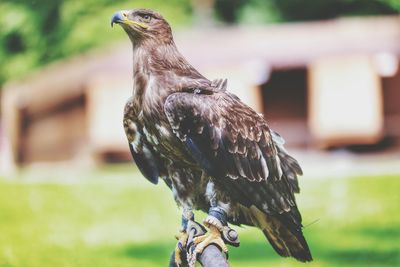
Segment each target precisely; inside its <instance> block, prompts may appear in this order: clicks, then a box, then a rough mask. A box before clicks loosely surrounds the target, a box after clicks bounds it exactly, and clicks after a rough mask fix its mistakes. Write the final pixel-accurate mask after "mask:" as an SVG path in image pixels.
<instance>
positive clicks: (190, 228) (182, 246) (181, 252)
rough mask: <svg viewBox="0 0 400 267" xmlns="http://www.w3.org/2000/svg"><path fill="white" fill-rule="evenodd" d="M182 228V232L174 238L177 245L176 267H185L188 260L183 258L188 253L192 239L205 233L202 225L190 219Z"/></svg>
mask: <svg viewBox="0 0 400 267" xmlns="http://www.w3.org/2000/svg"><path fill="white" fill-rule="evenodd" d="M184 228H185V229H184V230H181V231H180V232H179V234H177V235H176V236H175V238H176V239H177V240H178V243H177V244H176V247H175V253H174V254H175V255H174V260H175V265H176V266H178V267H179V266H182V265H185V266H186V263H187V261H188V259H187V258H184V256H187V255H189V253H188V251H189V250H190V247H191V246H192V244H193V242H192V241H193V238H194V237H196V236H201V235H204V234H205V233H206V232H207V230H206V229H205V228H204V226H203V225H201V224H199V223H198V222H195V221H194V220H192V219H191V220H187V221H186V223H185V227H184ZM189 239H190V240H189Z"/></svg>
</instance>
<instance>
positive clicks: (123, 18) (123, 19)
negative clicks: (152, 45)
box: [111, 10, 148, 29]
mask: <svg viewBox="0 0 400 267" xmlns="http://www.w3.org/2000/svg"><path fill="white" fill-rule="evenodd" d="M114 23H116V24H127V25H132V26H139V27H140V28H143V29H147V28H148V26H147V25H146V24H144V23H140V22H137V21H133V20H130V19H128V11H125V10H122V11H118V12H115V13H114V15H113V16H112V17H111V27H113V26H114Z"/></svg>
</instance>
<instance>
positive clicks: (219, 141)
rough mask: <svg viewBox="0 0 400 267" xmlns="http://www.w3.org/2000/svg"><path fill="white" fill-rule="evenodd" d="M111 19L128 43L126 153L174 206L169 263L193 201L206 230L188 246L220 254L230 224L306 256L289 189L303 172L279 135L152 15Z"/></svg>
mask: <svg viewBox="0 0 400 267" xmlns="http://www.w3.org/2000/svg"><path fill="white" fill-rule="evenodd" d="M114 23H115V24H119V25H120V26H121V27H122V28H123V29H124V30H125V32H126V33H127V35H128V36H129V38H130V40H131V42H132V45H133V95H132V97H131V98H130V99H129V100H128V101H127V103H126V106H125V110H124V118H123V125H124V128H125V132H126V135H127V138H128V141H129V147H130V151H131V153H132V157H133V159H134V161H135V162H136V164H137V166H138V168H139V169H140V171H141V172H142V174H143V175H144V176H145V177H146V178H147V179H148V180H149V181H150V182H152V183H154V184H157V182H158V180H160V179H162V180H164V182H165V183H166V184H167V185H168V187H169V188H170V189H171V191H172V193H173V196H174V198H175V201H176V202H177V204H178V205H179V206H180V207H181V208H182V222H181V224H182V228H181V233H180V236H179V241H178V245H177V249H176V253H175V261H176V263H177V264H178V265H179V264H180V263H181V260H182V259H181V256H180V255H181V254H180V252H181V251H182V250H184V249H185V246H186V245H187V244H186V243H187V242H186V241H187V232H186V228H187V225H188V223H189V222H192V221H194V215H193V210H195V209H196V210H197V209H199V210H202V211H204V212H206V213H207V214H208V216H207V217H206V218H205V219H204V221H203V223H204V225H205V226H206V227H207V228H208V230H209V232H208V233H207V234H205V235H202V236H198V237H196V238H195V239H194V242H195V244H196V248H195V252H196V253H201V252H202V251H203V249H204V248H205V247H206V246H207V245H209V244H211V243H214V244H217V245H218V246H219V247H220V248H221V250H223V251H225V252H227V248H226V245H225V243H227V241H226V238H223V235H222V232H223V231H224V229H226V228H227V227H228V228H229V226H228V223H230V224H234V225H249V226H255V227H257V228H259V229H261V231H262V232H263V233H264V235H265V237H266V238H267V239H268V241H269V242H270V244H271V245H272V247H273V248H274V249H275V251H276V252H277V253H278V254H279V255H281V256H283V257H294V258H296V259H297V260H299V261H302V262H306V261H311V260H312V257H311V253H310V250H309V247H308V245H307V242H306V240H305V238H304V236H303V233H302V224H301V215H300V212H299V210H298V208H297V205H296V201H295V196H294V193H298V192H299V185H298V180H297V176H298V175H301V174H302V170H301V168H300V166H299V164H298V163H297V161H296V160H295V159H294V158H293V157H291V156H290V155H289V154H288V153H287V151H286V150H285V148H284V146H283V145H284V140H283V139H282V137H280V135H279V134H277V133H276V132H274V131H273V130H271V129H270V128H269V127H268V124H267V122H266V121H265V119H264V118H263V116H262V115H260V114H258V113H256V112H255V111H254V110H253V109H251V108H250V107H249V106H247V105H246V104H244V103H243V102H242V101H241V100H240V99H239V98H238V97H237V96H235V95H234V94H232V93H230V92H229V91H227V82H226V80H221V79H219V80H214V81H211V80H209V79H207V78H205V77H204V76H203V75H201V74H200V73H199V72H198V71H197V70H196V69H195V68H194V67H193V66H192V65H190V64H189V63H188V61H187V60H186V59H185V58H184V57H183V56H182V55H181V54H180V52H179V51H178V49H177V47H176V45H175V43H174V39H173V36H172V31H171V27H170V25H169V24H168V22H167V21H166V20H165V19H164V18H163V17H162V16H161V15H160V14H159V13H157V12H154V11H152V10H148V9H135V10H130V11H119V12H116V13H115V14H114V15H113V16H112V20H111V25H113V24H114ZM224 241H225V242H224ZM228 243H229V242H228ZM195 255H196V254H195Z"/></svg>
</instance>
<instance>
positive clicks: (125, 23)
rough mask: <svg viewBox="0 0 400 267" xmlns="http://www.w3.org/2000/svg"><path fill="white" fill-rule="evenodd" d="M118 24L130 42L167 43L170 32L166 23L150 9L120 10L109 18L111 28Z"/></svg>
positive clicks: (170, 36)
mask: <svg viewBox="0 0 400 267" xmlns="http://www.w3.org/2000/svg"><path fill="white" fill-rule="evenodd" d="M114 23H116V24H119V25H120V26H121V27H122V28H123V29H124V30H125V32H126V33H127V34H128V36H129V38H130V39H131V40H132V42H134V43H137V42H139V41H144V40H152V41H156V42H165V43H169V42H171V41H172V31H171V27H170V25H169V24H168V22H167V21H166V20H165V19H164V18H163V17H162V16H161V15H160V14H159V13H157V12H154V11H152V10H150V9H134V10H121V11H118V12H116V13H114V15H113V16H112V18H111V26H113V25H114Z"/></svg>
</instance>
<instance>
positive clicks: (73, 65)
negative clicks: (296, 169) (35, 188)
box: [2, 17, 400, 163]
mask: <svg viewBox="0 0 400 267" xmlns="http://www.w3.org/2000/svg"><path fill="white" fill-rule="evenodd" d="M176 43H177V45H178V47H179V48H180V50H181V52H182V53H183V54H184V55H185V56H186V57H187V58H188V60H189V61H190V62H191V63H192V64H193V65H194V66H195V67H196V68H198V69H199V70H200V71H201V72H202V73H204V74H205V75H206V76H207V77H208V78H210V79H215V78H228V88H229V90H230V91H233V92H234V93H236V94H237V95H238V96H239V97H240V98H242V99H243V100H244V101H245V102H247V103H248V104H249V105H251V106H253V107H254V108H255V109H256V110H257V111H259V112H264V113H265V117H266V118H267V120H268V121H269V123H270V126H271V127H272V128H274V129H275V130H277V131H278V132H281V133H282V134H283V135H284V137H285V139H286V140H287V142H288V144H289V145H292V146H298V147H320V148H321V147H322V148H327V147H335V146H347V145H354V144H360V145H374V144H378V143H380V142H381V141H382V140H384V139H385V138H386V139H387V138H389V139H391V140H393V143H394V144H395V143H396V142H398V140H399V138H400V105H399V101H400V71H399V68H398V65H399V59H400V19H399V18H398V17H381V18H364V19H339V20H333V21H324V22H313V23H297V24H282V25H271V26H263V27H243V28H210V29H206V30H204V29H203V30H202V29H194V30H190V31H186V32H179V33H177V35H176ZM130 58H131V47H130V45H129V42H128V40H127V39H126V40H125V41H124V44H123V45H121V46H117V47H114V48H112V49H108V50H106V51H104V50H103V51H95V52H93V53H91V54H87V55H85V56H81V57H78V58H74V59H71V60H68V61H64V62H61V63H58V64H54V65H52V66H49V67H47V68H46V69H44V70H42V71H40V72H38V73H36V74H33V75H32V76H31V77H27V78H26V79H25V80H23V81H18V82H16V83H12V84H9V85H7V86H6V88H4V90H3V92H2V93H3V96H2V117H3V118H2V120H3V124H4V126H5V127H4V129H5V130H6V136H7V137H8V140H9V142H10V143H11V151H12V157H13V159H14V160H15V161H16V162H18V163H33V162H40V161H63V160H76V161H77V162H83V163H87V162H92V161H96V160H100V161H103V160H108V161H110V160H111V161H112V160H117V161H119V160H124V159H129V151H128V147H127V144H126V139H125V136H124V133H123V128H122V111H123V106H124V104H125V100H126V99H127V98H128V97H129V95H130V94H131V91H132V89H131V87H132V83H131V64H132V63H131V60H130Z"/></svg>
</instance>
